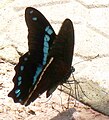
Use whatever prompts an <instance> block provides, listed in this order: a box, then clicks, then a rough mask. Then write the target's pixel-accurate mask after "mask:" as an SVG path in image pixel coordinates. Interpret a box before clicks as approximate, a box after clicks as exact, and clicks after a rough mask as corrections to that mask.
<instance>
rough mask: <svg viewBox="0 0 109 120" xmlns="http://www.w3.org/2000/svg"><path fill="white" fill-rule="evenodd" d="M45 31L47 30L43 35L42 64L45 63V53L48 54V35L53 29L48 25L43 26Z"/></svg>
mask: <svg viewBox="0 0 109 120" xmlns="http://www.w3.org/2000/svg"><path fill="white" fill-rule="evenodd" d="M45 32H47V34H48V35H47V34H45V36H44V47H43V53H44V58H43V65H45V64H46V61H47V55H48V51H49V43H48V42H49V41H50V35H51V34H52V33H53V30H52V29H51V28H50V26H47V27H46V28H45Z"/></svg>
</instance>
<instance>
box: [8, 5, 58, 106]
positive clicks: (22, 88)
mask: <svg viewBox="0 0 109 120" xmlns="http://www.w3.org/2000/svg"><path fill="white" fill-rule="evenodd" d="M25 21H26V24H27V27H28V47H29V51H28V52H27V53H25V54H24V55H23V56H21V58H20V59H19V63H18V64H17V65H16V66H15V72H16V73H15V76H14V78H13V82H14V88H13V89H12V91H11V92H10V93H9V94H8V96H9V97H12V98H13V100H14V102H20V103H21V104H24V102H25V101H26V99H27V98H28V96H29V94H30V93H31V91H32V90H33V88H34V86H35V84H36V83H37V82H38V78H39V76H40V74H41V72H42V70H43V68H44V66H45V64H46V62H47V57H48V52H49V50H50V48H51V45H52V43H53V40H54V39H55V36H56V35H55V32H54V30H53V28H52V27H51V25H50V23H49V22H48V21H47V19H46V18H45V17H44V16H43V15H42V14H41V13H40V12H39V11H38V10H36V9H34V8H32V7H28V8H26V10H25Z"/></svg>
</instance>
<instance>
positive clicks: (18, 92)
mask: <svg viewBox="0 0 109 120" xmlns="http://www.w3.org/2000/svg"><path fill="white" fill-rule="evenodd" d="M15 94H16V97H19V96H20V94H21V92H20V89H17V90H16V91H15Z"/></svg>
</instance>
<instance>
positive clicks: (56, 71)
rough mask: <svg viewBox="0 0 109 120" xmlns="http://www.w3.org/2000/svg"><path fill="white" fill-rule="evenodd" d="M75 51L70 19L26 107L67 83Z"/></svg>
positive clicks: (55, 42) (61, 30)
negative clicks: (43, 94) (44, 94)
mask: <svg viewBox="0 0 109 120" xmlns="http://www.w3.org/2000/svg"><path fill="white" fill-rule="evenodd" d="M73 51H74V28H73V24H72V22H71V21H70V20H69V19H66V20H65V21H64V22H63V24H62V27H61V29H60V31H59V34H58V35H57V37H56V39H55V40H54V41H53V45H52V48H51V50H50V51H49V56H48V59H47V65H46V67H45V68H44V69H43V71H42V73H41V75H40V77H39V81H38V83H37V84H36V85H35V87H34V90H33V91H32V93H31V95H30V96H29V98H28V99H27V101H26V103H25V105H28V104H30V102H32V101H34V100H35V99H36V98H37V97H38V96H39V95H41V94H42V93H44V92H45V91H47V97H48V96H50V95H51V94H52V92H53V91H54V90H55V89H56V87H57V86H58V85H59V84H62V83H64V82H66V80H67V79H68V78H69V76H70V74H71V72H72V70H71V64H72V58H73Z"/></svg>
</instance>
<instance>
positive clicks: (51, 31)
mask: <svg viewBox="0 0 109 120" xmlns="http://www.w3.org/2000/svg"><path fill="white" fill-rule="evenodd" d="M45 31H46V32H47V33H48V34H49V35H51V34H52V33H53V30H52V29H50V26H47V27H46V28H45Z"/></svg>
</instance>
